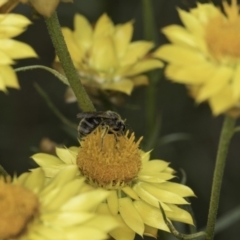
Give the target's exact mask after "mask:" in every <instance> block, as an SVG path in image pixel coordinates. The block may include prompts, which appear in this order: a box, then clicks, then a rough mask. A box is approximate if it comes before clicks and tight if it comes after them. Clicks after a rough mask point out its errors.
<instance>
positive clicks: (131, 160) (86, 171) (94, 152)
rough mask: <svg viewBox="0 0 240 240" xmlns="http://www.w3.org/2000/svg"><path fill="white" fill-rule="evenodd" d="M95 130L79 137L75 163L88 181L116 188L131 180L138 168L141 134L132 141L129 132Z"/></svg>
mask: <svg viewBox="0 0 240 240" xmlns="http://www.w3.org/2000/svg"><path fill="white" fill-rule="evenodd" d="M102 135H103V132H102V131H101V130H97V131H94V132H93V133H91V134H89V135H88V136H86V137H85V138H84V139H83V140H82V141H81V147H80V150H79V153H78V157H77V164H78V167H79V169H80V171H81V172H82V174H83V175H84V176H85V177H86V178H87V179H88V180H89V182H90V183H92V184H94V185H97V186H101V187H105V188H118V187H123V186H125V185H129V184H131V182H132V180H134V179H135V178H136V177H137V175H138V172H139V170H140V168H141V157H140V152H139V143H140V141H141V140H142V138H140V139H139V140H138V141H137V142H135V136H134V134H133V133H132V134H131V135H130V136H128V133H126V134H125V136H117V140H116V138H115V136H114V134H106V135H105V136H104V137H102Z"/></svg>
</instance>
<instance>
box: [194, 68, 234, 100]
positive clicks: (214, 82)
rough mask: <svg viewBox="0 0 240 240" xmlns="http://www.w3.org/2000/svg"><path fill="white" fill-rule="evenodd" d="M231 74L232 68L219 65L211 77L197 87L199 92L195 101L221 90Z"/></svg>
mask: <svg viewBox="0 0 240 240" xmlns="http://www.w3.org/2000/svg"><path fill="white" fill-rule="evenodd" d="M232 75H233V70H232V68H230V67H226V66H221V67H219V68H218V70H217V71H216V73H215V74H214V75H213V76H212V78H211V79H210V80H209V81H208V82H206V83H205V84H204V85H203V86H202V87H201V88H200V89H199V93H198V95H197V96H196V100H197V102H202V101H205V100H207V99H208V98H209V97H211V96H212V95H214V94H216V93H218V92H219V91H221V90H222V89H223V88H224V86H226V85H227V83H228V82H229V81H230V80H231V78H232Z"/></svg>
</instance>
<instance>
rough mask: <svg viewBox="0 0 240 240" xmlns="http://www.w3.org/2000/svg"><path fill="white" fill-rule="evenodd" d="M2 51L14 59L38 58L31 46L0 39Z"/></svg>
mask: <svg viewBox="0 0 240 240" xmlns="http://www.w3.org/2000/svg"><path fill="white" fill-rule="evenodd" d="M0 49H1V51H3V52H5V53H6V54H7V55H8V56H9V57H11V58H13V59H19V58H28V57H37V54H36V52H35V51H34V50H33V48H32V47H31V46H30V45H28V44H26V43H22V42H19V41H16V40H13V39H0Z"/></svg>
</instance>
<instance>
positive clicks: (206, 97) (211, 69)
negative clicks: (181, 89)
mask: <svg viewBox="0 0 240 240" xmlns="http://www.w3.org/2000/svg"><path fill="white" fill-rule="evenodd" d="M223 10H224V13H222V12H221V11H220V9H219V8H217V7H216V6H214V5H213V4H212V3H207V4H200V3H198V5H197V7H196V8H193V9H191V10H190V11H189V12H186V11H183V10H180V9H178V13H179V16H180V18H181V20H182V22H183V25H184V27H181V26H178V25H171V26H167V27H165V28H164V29H163V30H162V31H163V33H164V34H165V35H166V36H167V37H168V39H169V40H170V41H171V42H172V44H166V45H163V46H162V47H160V48H159V49H157V50H156V52H155V54H154V55H155V56H156V57H159V58H161V59H163V60H165V61H167V62H168V63H169V64H168V66H167V67H166V76H167V77H168V78H170V79H171V80H173V81H175V82H178V83H183V84H186V86H187V87H188V89H189V91H190V94H191V96H192V97H194V98H195V100H196V102H198V103H201V102H203V101H208V102H209V104H210V107H211V109H212V111H213V114H214V115H218V114H221V113H228V114H231V115H233V116H237V115H239V113H240V111H239V110H240V108H239V103H240V61H239V60H240V50H239V49H240V28H239V24H240V15H239V6H238V4H237V1H236V0H232V1H231V4H228V3H227V1H223Z"/></svg>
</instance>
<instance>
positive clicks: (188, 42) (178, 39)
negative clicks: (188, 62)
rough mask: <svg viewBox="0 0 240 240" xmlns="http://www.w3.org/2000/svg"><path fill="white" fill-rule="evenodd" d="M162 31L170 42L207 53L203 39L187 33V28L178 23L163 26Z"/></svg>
mask: <svg viewBox="0 0 240 240" xmlns="http://www.w3.org/2000/svg"><path fill="white" fill-rule="evenodd" d="M162 32H163V33H164V34H165V35H166V36H167V38H168V39H169V40H170V42H172V43H174V44H176V45H180V46H183V47H191V48H195V49H196V50H200V51H202V52H203V53H204V54H206V55H208V49H207V46H206V42H205V39H204V38H202V37H198V36H195V35H193V34H191V33H189V31H187V29H185V28H183V27H181V26H178V25H170V26H167V27H165V28H163V29H162Z"/></svg>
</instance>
